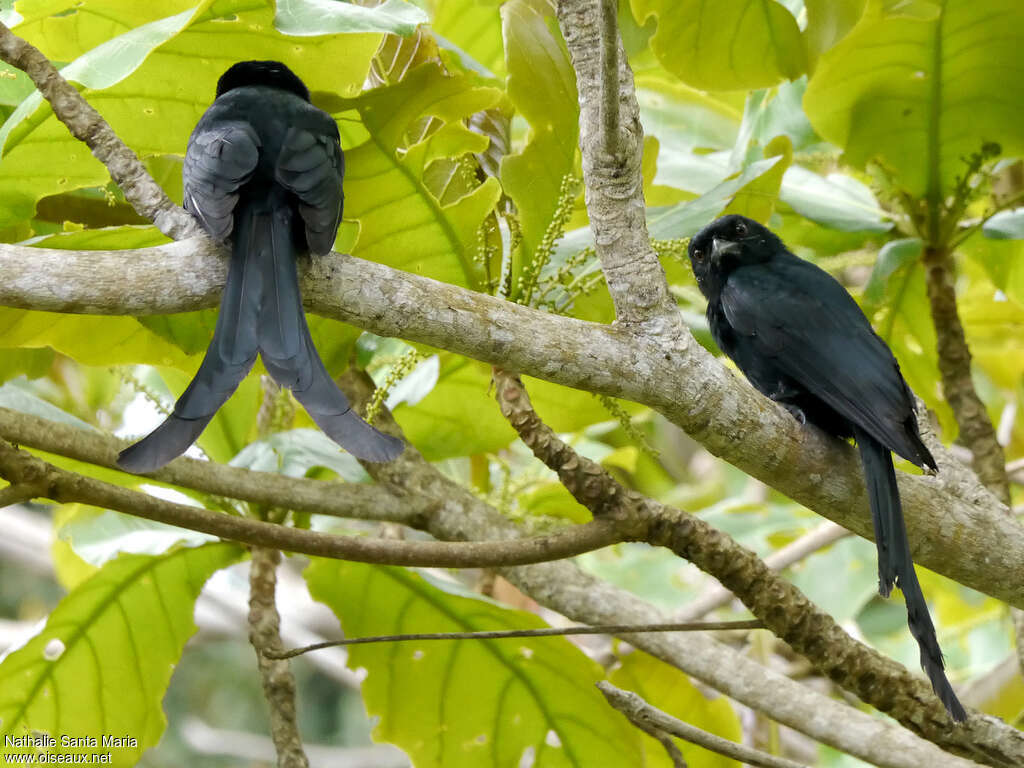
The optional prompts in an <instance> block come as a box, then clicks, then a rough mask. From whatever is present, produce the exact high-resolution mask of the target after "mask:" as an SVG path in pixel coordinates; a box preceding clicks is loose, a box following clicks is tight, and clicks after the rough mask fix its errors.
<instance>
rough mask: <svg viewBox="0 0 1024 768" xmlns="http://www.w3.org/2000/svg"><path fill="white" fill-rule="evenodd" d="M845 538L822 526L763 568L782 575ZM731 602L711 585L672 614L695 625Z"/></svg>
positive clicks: (724, 592) (830, 526)
mask: <svg viewBox="0 0 1024 768" xmlns="http://www.w3.org/2000/svg"><path fill="white" fill-rule="evenodd" d="M849 535H850V532H849V531H848V530H846V529H845V528H842V527H841V526H838V525H836V524H835V523H822V524H821V525H819V526H818V527H817V528H815V529H814V530H813V531H811V532H810V533H808V534H806V535H805V536H801V537H800V538H799V539H797V540H796V541H792V542H790V543H789V544H787V545H786V546H784V547H782V548H781V549H779V550H776V551H775V552H772V553H771V554H770V555H768V556H767V557H766V558H765V559H764V564H765V565H766V566H768V567H769V568H770V569H772V570H773V571H783V570H785V569H786V568H788V567H789V566H791V565H793V564H794V563H798V562H800V561H801V560H803V559H804V558H805V557H808V556H810V555H812V554H814V553H815V552H817V551H818V550H820V549H824V548H825V547H828V546H830V545H832V544H834V543H835V542H837V541H839V540H840V539H842V538H844V537H846V536H849ZM735 598H736V595H734V594H733V593H732V592H730V591H729V590H728V589H726V588H725V587H723V586H721V585H720V584H719V585H715V586H714V587H712V588H710V589H708V590H706V591H705V592H704V593H703V594H701V595H700V596H699V597H698V598H697V599H696V600H692V601H690V602H689V603H687V605H686V607H685V608H683V609H682V610H681V611H679V612H678V613H677V614H676V618H677V619H679V621H697V620H698V619H699V618H701V617H702V616H706V615H707V614H709V613H711V611H713V610H715V609H717V608H721V607H722V606H723V605H727V604H728V603H729V601H730V600H734V599H735Z"/></svg>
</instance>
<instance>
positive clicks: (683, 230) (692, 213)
mask: <svg viewBox="0 0 1024 768" xmlns="http://www.w3.org/2000/svg"><path fill="white" fill-rule="evenodd" d="M783 161H784V158H783V157H781V156H777V157H770V158H767V159H765V160H758V161H757V162H755V163H751V164H750V165H748V166H747V167H746V168H744V169H743V171H742V172H741V173H739V174H737V175H735V176H733V177H731V178H729V179H726V180H725V181H723V182H721V183H720V184H719V185H718V186H716V187H715V188H714V189H712V190H710V191H708V192H706V193H705V194H703V195H701V196H700V197H698V198H697V199H696V200H690V201H687V202H684V203H678V204H676V205H673V206H670V207H669V208H664V209H661V210H657V209H652V210H650V211H648V214H647V229H648V231H649V232H650V235H651V237H654V238H658V239H660V240H672V239H674V238H678V237H690V236H691V235H693V234H695V233H696V232H697V230H699V229H700V228H701V227H703V226H704V225H705V224H707V223H708V222H709V221H711V220H712V219H714V218H715V217H716V216H718V214H720V213H721V212H722V211H723V210H724V209H725V207H726V206H727V205H728V204H729V201H730V200H731V199H732V198H733V196H734V195H736V194H737V193H738V192H740V190H742V189H744V188H745V187H746V186H747V185H748V184H751V183H752V182H754V181H756V180H757V179H758V178H760V177H761V176H763V175H764V174H766V173H768V172H769V171H771V170H772V168H774V167H775V166H776V165H778V164H779V163H781V162H783Z"/></svg>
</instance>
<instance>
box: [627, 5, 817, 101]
mask: <svg viewBox="0 0 1024 768" xmlns="http://www.w3.org/2000/svg"><path fill="white" fill-rule="evenodd" d="M632 4H633V14H634V15H635V16H636V19H637V21H639V22H641V23H643V22H644V21H646V20H647V19H648V18H649V17H650V16H652V15H653V16H656V17H657V18H658V31H657V32H656V33H655V34H654V37H652V38H651V48H652V49H653V50H654V53H655V55H656V56H657V57H658V59H659V60H660V61H661V63H662V64H663V65H664V66H665V68H666V69H667V70H668V71H669V72H671V73H672V74H674V75H675V76H676V77H678V78H679V79H680V80H682V81H683V82H685V83H687V84H689V85H692V86H693V87H694V88H701V89H704V90H709V91H716V90H717V91H727V90H735V89H740V88H742V89H747V88H763V87H765V86H769V85H774V84H775V83H778V82H781V81H782V80H793V79H795V78H797V77H800V75H802V74H803V73H804V72H805V71H806V70H807V60H806V55H805V53H804V41H803V38H802V37H801V35H800V29H799V27H797V23H796V19H795V18H793V15H792V14H791V13H790V12H789V11H787V10H786V9H785V8H784V7H783V6H782V5H780V4H779V3H777V2H774V0H714V1H713V2H712V1H711V0H632Z"/></svg>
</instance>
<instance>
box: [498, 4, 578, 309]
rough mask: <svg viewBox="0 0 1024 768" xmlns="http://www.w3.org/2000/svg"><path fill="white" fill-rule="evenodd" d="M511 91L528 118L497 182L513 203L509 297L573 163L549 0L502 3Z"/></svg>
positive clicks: (571, 91)
mask: <svg viewBox="0 0 1024 768" xmlns="http://www.w3.org/2000/svg"><path fill="white" fill-rule="evenodd" d="M501 19H502V32H503V34H504V36H505V59H506V62H507V65H508V84H507V87H508V95H509V98H510V99H511V100H512V104H513V105H514V106H515V108H516V110H517V111H518V112H519V114H521V115H522V116H523V117H524V118H526V120H527V122H529V124H530V136H529V141H528V142H527V144H526V146H525V147H524V148H523V150H522V151H521V152H518V153H516V154H513V155H507V156H506V157H505V159H504V160H503V161H502V163H501V183H502V186H503V187H504V189H505V192H506V194H508V196H509V197H511V198H512V200H513V202H515V204H516V210H517V212H518V216H519V223H520V229H521V231H522V238H523V239H522V253H521V254H518V255H517V256H519V257H521V258H516V261H514V262H513V266H512V274H511V278H512V288H511V291H510V296H512V297H515V296H516V295H517V293H518V290H517V283H518V278H519V276H520V270H521V269H522V264H523V263H525V262H528V261H529V260H530V259H531V258H532V257H533V255H534V252H535V250H536V248H537V246H538V245H539V244H540V242H541V239H542V238H543V237H544V233H545V232H546V231H547V229H548V226H549V224H550V222H551V220H552V218H553V217H554V215H555V211H556V210H557V208H558V203H559V198H560V197H561V190H562V181H563V179H564V178H565V177H566V176H567V175H569V174H572V173H574V171H575V169H576V144H577V137H578V135H579V106H578V103H577V94H576V76H575V73H574V72H573V69H572V63H571V62H570V61H569V52H568V50H566V47H565V43H564V42H563V41H562V37H561V35H559V34H558V24H557V21H556V20H555V17H554V8H553V7H552V6H551V4H550V3H549V2H548V1H547V0H511V2H508V3H505V4H504V5H503V6H502V7H501Z"/></svg>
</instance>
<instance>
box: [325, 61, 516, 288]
mask: <svg viewBox="0 0 1024 768" xmlns="http://www.w3.org/2000/svg"><path fill="white" fill-rule="evenodd" d="M480 82H481V81H480V78H479V77H478V76H476V75H470V74H458V75H446V74H444V72H443V71H442V70H441V68H440V67H439V66H438V65H437V64H436V63H433V62H431V63H428V64H423V65H421V66H419V67H417V68H416V69H414V70H412V71H411V72H409V73H408V74H407V75H406V77H405V79H404V80H402V81H401V82H400V83H398V84H397V85H393V86H389V87H387V88H377V89H374V90H372V91H369V92H367V93H365V94H363V95H362V96H361V97H360V98H359V99H356V100H353V101H351V102H348V103H347V105H346V106H347V107H348V108H351V109H354V110H355V111H356V112H357V113H358V114H359V116H360V117H361V118H362V120H363V124H364V125H365V127H366V129H367V130H368V131H369V138H367V139H366V140H365V141H364V142H363V143H362V144H360V145H359V146H357V147H355V148H354V149H346V151H345V160H346V176H345V216H346V217H348V218H354V219H358V220H359V225H360V231H359V240H358V242H357V243H356V246H355V248H354V249H353V253H354V254H355V255H357V256H359V257H361V258H364V259H369V260H372V261H378V262H381V263H383V264H388V265H390V266H393V267H397V268H399V269H404V270H406V271H409V272H415V273H417V274H423V275H426V276H428V277H432V278H434V279H435V280H442V281H445V282H449V283H454V284H456V285H463V286H470V287H475V286H477V285H479V284H480V283H481V282H482V281H483V277H484V276H483V270H482V268H481V266H480V265H478V264H477V263H476V262H475V257H476V253H477V230H478V229H479V228H480V225H481V223H482V222H483V220H484V219H485V218H486V217H487V216H488V215H489V214H490V212H491V209H493V208H494V206H495V204H496V203H497V202H498V198H499V197H500V195H501V189H500V186H499V184H498V180H497V179H495V178H488V179H487V180H486V181H484V182H483V183H482V184H478V185H476V186H474V187H473V188H472V191H470V192H468V193H467V194H465V195H462V196H461V197H459V198H458V199H456V200H455V201H453V202H448V201H446V202H445V203H444V204H442V203H441V202H440V201H439V200H438V198H437V197H436V196H435V194H434V193H433V192H432V191H431V189H430V188H429V187H428V185H427V182H426V180H425V175H426V174H427V172H428V170H429V166H430V163H432V162H433V161H435V160H439V159H448V158H459V157H462V156H464V155H468V154H471V153H473V152H478V151H480V150H481V148H482V146H486V143H485V142H486V139H484V138H483V137H481V136H480V135H479V134H476V133H473V132H472V131H470V130H469V129H468V128H465V127H464V126H462V124H461V121H462V120H463V119H464V118H466V117H469V116H470V115H472V114H473V113H474V112H479V111H481V110H484V109H487V108H489V107H491V106H493V105H494V104H495V103H496V102H497V100H498V99H499V98H500V97H501V91H499V90H498V89H496V88H489V87H486V86H482V85H480ZM428 116H430V117H435V118H437V119H438V120H440V121H442V122H444V123H447V124H449V125H448V126H446V130H439V131H436V132H434V133H431V134H430V135H429V136H427V137H426V138H420V135H419V134H420V132H422V128H421V127H420V128H419V130H417V128H418V126H421V119H422V118H425V117H428ZM411 133H412V134H414V136H415V138H413V139H412V142H413V143H411V144H410V143H409V141H410V134H411ZM481 142H484V144H481Z"/></svg>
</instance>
